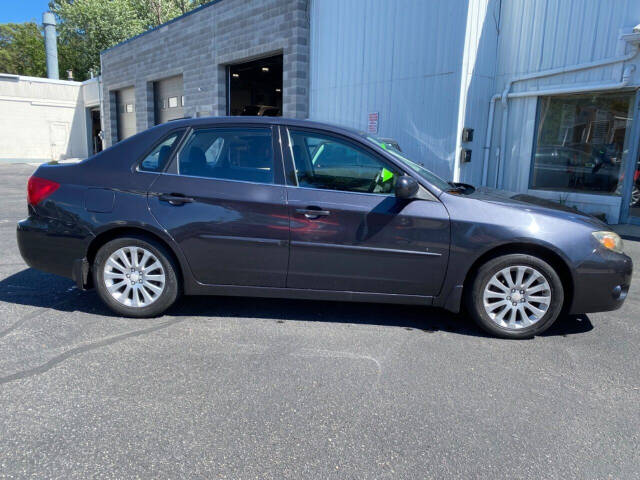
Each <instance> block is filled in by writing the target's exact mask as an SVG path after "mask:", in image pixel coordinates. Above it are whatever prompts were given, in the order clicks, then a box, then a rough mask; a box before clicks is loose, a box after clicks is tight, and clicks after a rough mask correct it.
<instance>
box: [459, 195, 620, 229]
mask: <svg viewBox="0 0 640 480" xmlns="http://www.w3.org/2000/svg"><path fill="white" fill-rule="evenodd" d="M466 196H467V197H470V198H474V199H476V200H481V201H484V202H489V203H494V204H499V205H504V206H507V207H513V208H517V209H519V210H522V209H526V210H527V211H530V212H534V213H537V214H542V215H547V216H551V217H555V218H562V219H565V220H571V221H577V222H581V223H586V224H588V225H591V226H593V227H595V228H597V229H600V230H608V229H609V227H608V225H607V224H606V223H604V222H603V221H601V220H599V219H597V218H596V217H593V216H591V215H588V214H586V213H583V212H579V211H578V210H575V209H574V208H571V207H568V206H566V205H562V204H560V203H557V202H553V201H551V200H547V199H544V198H540V197H535V196H533V195H528V194H526V193H515V192H508V191H504V190H496V189H493V188H488V187H480V188H477V189H476V190H475V191H474V192H473V193H470V194H468V195H466Z"/></svg>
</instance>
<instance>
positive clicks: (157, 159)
mask: <svg viewBox="0 0 640 480" xmlns="http://www.w3.org/2000/svg"><path fill="white" fill-rule="evenodd" d="M183 133H184V130H180V131H177V132H173V133H172V134H171V135H169V136H168V137H167V138H165V139H164V140H163V141H162V142H160V144H159V145H158V146H156V148H154V149H153V150H152V151H151V153H150V154H149V155H147V156H146V157H145V159H144V160H143V161H142V163H140V167H139V169H140V170H142V171H143V172H162V171H163V170H164V167H166V166H167V162H168V161H169V158H170V157H171V151H172V150H173V148H174V147H175V146H176V144H177V142H178V140H179V139H180V137H182V134H183Z"/></svg>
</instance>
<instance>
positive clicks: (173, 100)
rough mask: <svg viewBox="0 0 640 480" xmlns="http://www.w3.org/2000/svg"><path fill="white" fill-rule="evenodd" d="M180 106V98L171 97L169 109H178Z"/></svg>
mask: <svg viewBox="0 0 640 480" xmlns="http://www.w3.org/2000/svg"><path fill="white" fill-rule="evenodd" d="M177 106H178V97H169V108H176V107H177Z"/></svg>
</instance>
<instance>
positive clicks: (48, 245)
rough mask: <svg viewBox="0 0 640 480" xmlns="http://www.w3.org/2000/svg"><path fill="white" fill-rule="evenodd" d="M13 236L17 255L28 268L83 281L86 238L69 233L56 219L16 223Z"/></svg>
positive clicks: (30, 219)
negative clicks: (16, 246)
mask: <svg viewBox="0 0 640 480" xmlns="http://www.w3.org/2000/svg"><path fill="white" fill-rule="evenodd" d="M16 235H17V240H18V248H19V249H20V255H22V258H23V259H24V261H25V262H26V263H27V265H29V266H30V267H32V268H35V269H37V270H42V271H43V272H47V273H53V274H56V275H60V276H63V277H67V278H72V279H74V280H75V281H76V283H78V284H81V283H82V282H83V280H86V278H83V277H84V275H85V273H84V272H85V265H84V264H85V263H86V260H84V257H85V252H86V246H87V241H86V238H85V237H81V236H78V235H74V234H72V233H71V232H70V231H69V228H68V227H65V225H64V224H62V223H61V222H59V221H57V220H53V219H48V218H36V217H29V218H26V219H24V220H22V221H20V222H18V228H17V232H16ZM86 272H88V269H86Z"/></svg>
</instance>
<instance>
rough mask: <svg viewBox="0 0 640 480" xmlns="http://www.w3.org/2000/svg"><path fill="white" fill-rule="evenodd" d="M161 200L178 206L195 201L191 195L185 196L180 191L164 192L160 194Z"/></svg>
mask: <svg viewBox="0 0 640 480" xmlns="http://www.w3.org/2000/svg"><path fill="white" fill-rule="evenodd" d="M159 198H160V201H161V202H167V203H169V204H170V205H173V206H176V207H177V206H178V205H184V204H185V203H193V202H194V199H193V198H191V197H185V196H184V195H182V194H180V193H163V194H162V195H160V197H159Z"/></svg>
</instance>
